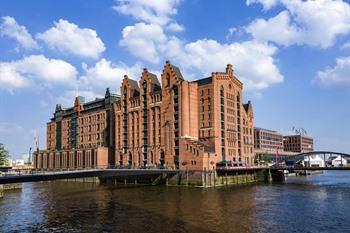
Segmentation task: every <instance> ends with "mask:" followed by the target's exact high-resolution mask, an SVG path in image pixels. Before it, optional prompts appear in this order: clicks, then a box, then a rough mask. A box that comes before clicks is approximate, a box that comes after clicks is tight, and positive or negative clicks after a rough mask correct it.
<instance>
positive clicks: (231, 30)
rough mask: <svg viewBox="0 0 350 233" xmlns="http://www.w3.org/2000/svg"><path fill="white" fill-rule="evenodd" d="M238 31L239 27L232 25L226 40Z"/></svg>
mask: <svg viewBox="0 0 350 233" xmlns="http://www.w3.org/2000/svg"><path fill="white" fill-rule="evenodd" d="M236 31H237V28H235V27H230V28H229V29H228V33H227V35H226V40H229V39H230V38H231V37H232V36H233V33H235V32H236Z"/></svg>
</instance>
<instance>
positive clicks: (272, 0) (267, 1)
mask: <svg viewBox="0 0 350 233" xmlns="http://www.w3.org/2000/svg"><path fill="white" fill-rule="evenodd" d="M278 2H279V0H246V4H247V6H250V5H252V4H254V3H255V4H256V3H260V4H262V5H263V7H264V10H269V9H271V8H272V7H274V6H275V5H277V3H278Z"/></svg>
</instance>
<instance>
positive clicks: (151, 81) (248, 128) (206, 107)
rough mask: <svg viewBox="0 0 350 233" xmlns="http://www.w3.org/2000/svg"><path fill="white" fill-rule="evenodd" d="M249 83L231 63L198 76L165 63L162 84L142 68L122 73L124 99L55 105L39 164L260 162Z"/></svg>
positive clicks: (204, 165) (196, 166) (195, 165)
mask: <svg viewBox="0 0 350 233" xmlns="http://www.w3.org/2000/svg"><path fill="white" fill-rule="evenodd" d="M242 89H243V84H242V83H241V82H240V81H239V80H238V79H237V78H236V77H235V75H234V73H233V70H232V66H231V65H227V67H226V71H225V72H213V73H212V75H211V76H210V77H207V78H203V79H200V80H195V81H187V80H185V79H184V78H183V76H182V74H181V72H180V70H179V68H177V67H176V66H174V65H172V64H170V62H168V61H167V62H166V63H165V66H164V69H163V72H162V75H161V83H160V82H159V80H158V79H157V76H156V75H154V74H152V73H150V72H149V71H148V70H147V69H144V70H143V73H142V75H141V78H140V80H139V81H138V82H137V81H135V80H133V79H130V78H129V77H128V76H124V79H123V81H122V84H121V88H120V96H119V95H118V96H117V95H113V94H111V93H110V92H109V89H107V91H106V94H105V98H102V99H96V100H95V101H92V102H88V103H84V100H83V98H82V97H77V98H76V99H75V102H74V107H72V108H68V109H62V107H61V106H60V105H57V106H56V111H55V113H54V117H53V118H52V119H51V121H50V122H49V123H48V124H47V149H46V150H45V151H40V152H39V153H35V156H34V157H35V158H34V162H35V167H37V168H68V167H69V168H87V167H96V166H108V165H112V166H114V165H122V166H130V167H139V166H152V167H160V166H166V167H172V168H180V169H191V170H202V169H204V168H205V169H212V168H214V167H215V164H216V163H217V162H219V161H222V160H228V161H236V162H239V163H242V164H244V165H252V164H253V163H254V135H253V125H254V116H253V107H252V104H251V103H250V101H249V102H248V103H247V104H243V103H242Z"/></svg>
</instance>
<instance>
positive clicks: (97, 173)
mask: <svg viewBox="0 0 350 233" xmlns="http://www.w3.org/2000/svg"><path fill="white" fill-rule="evenodd" d="M284 170H288V171H306V170H307V171H318V170H339V171H343V170H350V154H346V153H340V152H332V151H313V152H306V153H300V154H296V155H291V156H288V157H285V158H284V159H282V158H279V159H277V161H276V163H275V164H274V165H272V166H250V167H242V166H223V167H217V168H216V172H217V174H218V175H219V176H223V175H225V176H226V175H232V174H233V175H237V174H244V173H249V172H260V171H261V172H264V173H266V174H267V173H273V174H277V175H278V176H284V175H283V171H284ZM179 172H180V171H179V170H168V169H125V168H124V169H123V168H107V169H85V170H59V171H37V170H31V171H30V172H29V173H28V172H27V173H24V174H23V173H22V174H13V175H6V176H2V177H1V176H0V185H1V184H10V183H24V182H37V181H49V180H60V179H78V178H88V177H98V178H99V180H100V181H101V182H107V181H111V180H112V181H115V182H122V181H125V183H126V182H128V183H129V182H133V181H134V182H135V183H136V182H140V183H142V182H146V183H151V184H158V183H161V182H164V180H166V179H168V178H171V177H172V176H174V175H176V174H178V173H179ZM281 173H282V174H281Z"/></svg>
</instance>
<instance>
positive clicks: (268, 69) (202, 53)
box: [174, 40, 283, 89]
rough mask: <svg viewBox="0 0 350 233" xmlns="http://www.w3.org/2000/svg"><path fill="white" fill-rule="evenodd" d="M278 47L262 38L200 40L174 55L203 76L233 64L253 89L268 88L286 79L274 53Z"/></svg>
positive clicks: (183, 65) (182, 64)
mask: <svg viewBox="0 0 350 233" xmlns="http://www.w3.org/2000/svg"><path fill="white" fill-rule="evenodd" d="M276 51H277V48H276V47H274V46H272V45H268V44H267V43H260V42H258V41H246V42H243V43H231V44H220V43H219V42H217V41H215V40H198V41H195V42H192V43H188V44H185V45H184V48H183V52H182V53H181V54H177V55H176V56H175V57H174V60H175V61H178V62H179V63H180V65H181V67H184V68H185V69H195V70H196V71H197V72H198V71H199V72H201V73H202V75H208V74H210V73H211V72H213V71H221V70H224V67H225V65H226V64H227V63H231V64H233V66H234V68H235V73H236V75H237V77H238V78H239V79H241V80H242V81H243V83H244V84H245V85H246V87H247V88H249V89H264V88H267V87H268V86H270V85H271V84H276V83H280V82H283V76H282V75H281V73H280V72H279V70H278V68H277V66H276V65H275V60H274V58H273V55H274V54H275V53H276Z"/></svg>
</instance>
